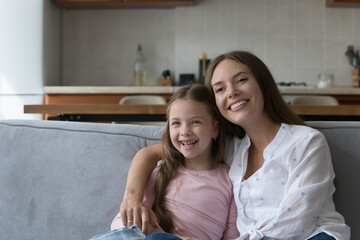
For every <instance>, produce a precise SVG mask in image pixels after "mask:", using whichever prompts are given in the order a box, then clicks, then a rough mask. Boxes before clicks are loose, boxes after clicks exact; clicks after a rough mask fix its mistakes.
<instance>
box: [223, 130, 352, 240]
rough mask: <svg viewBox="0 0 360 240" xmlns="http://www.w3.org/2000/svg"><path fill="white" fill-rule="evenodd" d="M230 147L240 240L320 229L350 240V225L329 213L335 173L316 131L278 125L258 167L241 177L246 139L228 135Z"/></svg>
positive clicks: (306, 234) (305, 236) (304, 236)
mask: <svg viewBox="0 0 360 240" xmlns="http://www.w3.org/2000/svg"><path fill="white" fill-rule="evenodd" d="M231 145H232V147H230V149H228V150H229V152H232V153H233V155H232V156H229V158H228V160H229V162H228V165H229V166H231V168H230V171H229V176H230V178H231V180H232V182H233V185H234V197H235V202H236V206H237V211H238V217H237V227H238V230H239V232H240V238H239V239H240V240H241V239H246V238H249V239H251V240H257V239H263V238H264V239H309V238H310V237H313V236H315V235H316V234H318V233H321V232H325V233H327V234H328V235H330V236H333V237H334V238H336V239H338V240H340V239H341V240H346V239H350V228H349V227H348V226H347V225H346V224H345V223H344V218H343V217H342V216H341V215H340V214H339V213H338V212H336V211H335V206H334V202H333V199H332V195H333V193H334V191H335V187H334V185H333V180H334V177H335V174H334V171H333V166H332V162H331V156H330V151H329V147H328V145H327V142H326V140H325V137H324V135H323V134H322V133H320V132H319V131H317V130H315V129H312V128H310V127H306V126H299V125H287V124H282V125H281V127H280V129H279V131H278V133H277V135H276V136H275V138H274V139H273V141H272V142H271V143H270V144H269V145H268V146H267V147H266V148H265V150H264V153H263V157H264V163H263V166H262V167H261V168H260V169H258V170H257V171H256V172H255V173H254V174H253V175H252V176H251V177H249V178H248V179H246V180H244V179H243V176H244V175H245V172H246V168H247V160H248V150H249V147H250V145H251V142H250V139H249V137H248V136H247V135H246V136H245V137H244V138H243V139H238V138H234V139H233V144H231ZM231 148H232V149H231Z"/></svg>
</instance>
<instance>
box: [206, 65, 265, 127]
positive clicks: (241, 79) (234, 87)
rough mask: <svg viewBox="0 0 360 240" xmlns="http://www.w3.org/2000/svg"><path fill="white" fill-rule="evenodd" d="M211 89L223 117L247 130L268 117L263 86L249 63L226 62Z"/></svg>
mask: <svg viewBox="0 0 360 240" xmlns="http://www.w3.org/2000/svg"><path fill="white" fill-rule="evenodd" d="M211 86H212V89H213V91H214V94H215V98H216V105H217V107H218V109H219V111H220V113H221V115H223V117H225V118H226V119H227V120H229V121H230V122H232V123H234V124H237V125H239V126H241V127H243V128H245V127H246V125H247V124H251V123H253V122H255V121H256V120H258V119H259V118H261V117H263V116H265V113H264V111H263V109H264V98H263V95H262V93H261V90H260V87H259V85H258V83H257V81H256V79H255V77H254V76H253V74H252V73H251V72H250V70H249V68H248V67H247V66H246V65H245V64H242V63H239V62H236V61H235V60H231V59H225V60H223V61H222V62H220V63H219V64H218V66H217V67H216V68H215V70H214V73H213V77H212V79H211Z"/></svg>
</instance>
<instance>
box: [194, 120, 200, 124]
mask: <svg viewBox="0 0 360 240" xmlns="http://www.w3.org/2000/svg"><path fill="white" fill-rule="evenodd" d="M200 123H201V122H200V121H197V120H195V121H192V124H200Z"/></svg>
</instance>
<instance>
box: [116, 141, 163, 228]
mask: <svg viewBox="0 0 360 240" xmlns="http://www.w3.org/2000/svg"><path fill="white" fill-rule="evenodd" d="M161 157H162V149H161V144H156V145H153V146H149V147H145V148H143V149H141V150H140V151H139V152H137V154H136V155H135V157H134V159H133V161H132V163H131V165H130V169H129V173H128V177H127V182H126V188H125V192H124V198H123V201H122V203H121V206H120V214H121V219H122V223H123V225H124V226H128V227H130V226H131V225H133V224H137V225H138V227H139V228H140V229H141V230H142V232H143V233H145V234H146V233H147V232H148V230H149V229H150V226H149V223H151V225H153V226H154V227H155V228H157V227H158V225H157V220H156V217H155V214H154V213H153V212H152V211H151V210H150V209H148V208H147V207H146V206H145V205H144V204H143V196H144V190H145V187H146V183H147V181H148V179H149V177H150V175H151V172H152V171H153V170H154V168H155V166H156V163H157V161H158V160H160V159H161Z"/></svg>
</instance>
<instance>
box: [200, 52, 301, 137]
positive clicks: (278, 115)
mask: <svg viewBox="0 0 360 240" xmlns="http://www.w3.org/2000/svg"><path fill="white" fill-rule="evenodd" d="M225 59H230V60H234V61H236V62H238V63H241V64H244V65H246V66H247V67H248V68H249V70H250V71H251V73H252V74H253V75H254V77H255V79H256V81H257V83H258V85H259V87H260V90H261V93H262V95H263V98H264V112H265V113H266V114H267V115H268V116H269V117H270V118H271V119H272V120H273V121H274V122H276V123H287V124H297V125H305V123H304V121H303V120H301V119H300V118H299V117H298V116H297V115H296V114H295V113H294V112H293V111H291V110H290V108H289V107H288V105H287V104H286V102H285V101H284V99H283V98H282V96H281V94H280V92H279V89H278V88H277V86H276V83H275V80H274V78H273V76H272V74H271V72H270V71H269V69H268V67H267V66H266V65H265V64H264V62H263V61H261V60H260V59H259V58H258V57H256V56H255V55H253V54H251V53H249V52H246V51H232V52H228V53H225V54H222V55H220V56H218V57H217V58H215V59H213V60H212V61H211V62H210V64H209V66H208V68H207V72H206V80H205V81H206V85H207V86H208V87H209V89H210V90H211V93H212V94H213V95H214V91H213V88H212V85H211V80H212V77H213V74H214V71H215V69H216V67H217V66H218V64H219V63H220V62H222V61H223V60H225ZM223 122H224V124H225V127H224V131H226V134H227V135H237V136H239V137H242V136H243V135H244V134H245V132H244V130H243V129H242V128H241V127H240V126H238V125H236V124H234V123H231V122H230V121H228V120H226V119H224V118H223Z"/></svg>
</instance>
